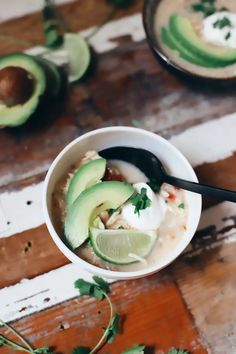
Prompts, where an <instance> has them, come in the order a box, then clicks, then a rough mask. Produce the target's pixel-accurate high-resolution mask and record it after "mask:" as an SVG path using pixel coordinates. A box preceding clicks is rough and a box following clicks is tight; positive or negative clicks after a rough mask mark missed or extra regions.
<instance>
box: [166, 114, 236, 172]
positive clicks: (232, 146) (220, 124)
mask: <svg viewBox="0 0 236 354" xmlns="http://www.w3.org/2000/svg"><path fill="white" fill-rule="evenodd" d="M235 133H236V113H233V114H229V115H227V116H224V117H222V118H218V119H215V120H212V121H209V122H206V123H203V124H200V125H197V126H195V127H192V128H189V129H188V130H186V131H185V132H183V133H181V134H179V135H176V136H174V137H172V138H171V139H170V142H171V143H173V144H174V145H175V146H176V147H177V148H178V149H179V150H180V151H181V152H182V153H183V154H184V155H185V156H186V158H187V159H188V160H189V161H190V162H191V164H192V166H194V167H195V166H200V165H202V164H204V163H206V162H214V161H218V160H222V159H225V158H226V157H229V156H231V155H232V154H233V153H234V152H235V151H236V139H235Z"/></svg>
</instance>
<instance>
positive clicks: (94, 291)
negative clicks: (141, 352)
mask: <svg viewBox="0 0 236 354" xmlns="http://www.w3.org/2000/svg"><path fill="white" fill-rule="evenodd" d="M93 280H94V281H95V283H89V282H87V281H85V280H83V279H78V280H77V281H76V282H75V288H77V289H79V291H80V295H81V296H86V295H87V296H93V297H96V298H97V299H98V300H99V301H101V300H103V299H104V298H105V299H106V300H107V302H108V304H109V307H110V320H109V323H108V325H107V327H106V328H105V329H104V331H103V335H102V337H101V338H100V340H99V341H98V343H97V344H96V345H95V347H94V348H93V349H92V350H91V351H89V352H88V353H90V354H93V353H96V352H97V351H98V349H100V348H101V347H102V346H103V345H104V344H105V343H106V342H107V343H111V342H113V340H114V339H115V337H116V335H117V333H118V330H119V314H118V313H115V314H114V310H113V305H112V302H111V299H110V297H109V296H108V293H109V292H110V288H109V284H108V283H107V282H106V281H105V280H103V279H102V278H100V277H97V276H93ZM82 349H83V350H87V348H84V347H79V348H76V350H77V352H76V353H75V354H83V353H85V354H87V353H86V351H84V352H82ZM78 350H80V352H79V351H78Z"/></svg>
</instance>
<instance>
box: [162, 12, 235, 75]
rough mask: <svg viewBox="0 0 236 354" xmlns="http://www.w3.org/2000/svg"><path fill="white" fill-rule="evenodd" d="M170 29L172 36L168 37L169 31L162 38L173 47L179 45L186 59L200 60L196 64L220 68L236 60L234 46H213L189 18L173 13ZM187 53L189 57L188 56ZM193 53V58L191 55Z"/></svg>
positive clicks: (182, 55)
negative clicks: (196, 29) (199, 35)
mask: <svg viewBox="0 0 236 354" xmlns="http://www.w3.org/2000/svg"><path fill="white" fill-rule="evenodd" d="M169 31H170V35H171V36H172V37H171V39H172V40H171V39H170V38H169V37H170V36H169V37H168V35H169V33H166V32H165V33H164V38H163V34H162V39H163V41H164V42H165V44H166V45H167V46H169V47H170V48H171V49H176V48H174V47H176V46H177V43H178V49H177V51H178V52H179V54H180V56H181V57H183V58H184V59H185V60H187V61H189V62H192V63H193V61H192V60H190V59H192V58H193V60H196V59H197V60H199V64H198V63H197V62H195V64H197V65H200V66H205V67H211V68H220V67H225V66H227V65H230V64H233V63H235V62H236V50H235V49H232V48H221V47H217V46H211V45H210V44H207V43H205V42H204V41H203V40H201V38H200V37H198V35H197V34H196V33H195V30H194V28H193V26H192V23H191V22H190V21H189V19H188V18H186V17H183V16H180V15H172V16H171V17H170V20H169ZM182 48H184V50H183V49H182ZM186 54H187V57H188V58H187V57H186ZM189 54H190V55H191V58H190V57H189ZM201 62H202V63H201Z"/></svg>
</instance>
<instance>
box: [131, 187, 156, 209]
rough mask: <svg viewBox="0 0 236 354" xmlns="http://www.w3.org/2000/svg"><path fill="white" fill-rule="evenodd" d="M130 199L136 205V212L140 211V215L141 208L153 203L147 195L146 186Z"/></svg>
mask: <svg viewBox="0 0 236 354" xmlns="http://www.w3.org/2000/svg"><path fill="white" fill-rule="evenodd" d="M130 201H131V203H132V205H134V206H135V209H134V214H136V213H138V215H140V210H143V209H146V208H148V207H149V206H150V205H151V203H152V201H151V199H149V198H148V196H147V189H146V188H142V189H141V192H140V193H136V194H135V195H134V196H133V197H131V199H130Z"/></svg>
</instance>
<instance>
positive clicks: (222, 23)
mask: <svg viewBox="0 0 236 354" xmlns="http://www.w3.org/2000/svg"><path fill="white" fill-rule="evenodd" d="M213 27H214V28H219V29H222V28H225V27H232V23H231V21H230V19H229V18H228V17H226V16H224V17H222V18H221V19H218V20H217V21H216V22H214V23H213Z"/></svg>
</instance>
